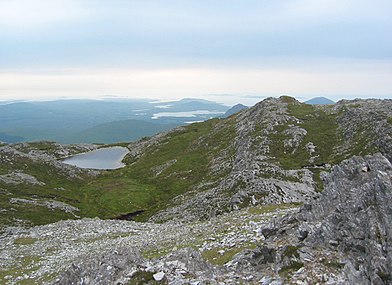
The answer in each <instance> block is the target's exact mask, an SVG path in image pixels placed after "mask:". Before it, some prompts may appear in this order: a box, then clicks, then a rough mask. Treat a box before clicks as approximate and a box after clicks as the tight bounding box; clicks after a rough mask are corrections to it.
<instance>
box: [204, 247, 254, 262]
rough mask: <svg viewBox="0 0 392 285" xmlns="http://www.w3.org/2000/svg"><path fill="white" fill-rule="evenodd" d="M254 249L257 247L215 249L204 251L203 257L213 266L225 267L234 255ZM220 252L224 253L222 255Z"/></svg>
mask: <svg viewBox="0 0 392 285" xmlns="http://www.w3.org/2000/svg"><path fill="white" fill-rule="evenodd" d="M254 248H256V246H255V245H248V246H240V247H233V248H213V249H210V250H205V251H203V252H202V253H201V255H202V256H203V258H204V259H205V260H207V261H208V262H210V263H212V264H215V265H224V264H225V263H227V262H229V261H230V260H232V259H233V256H234V255H236V254H237V253H240V252H241V251H243V250H244V249H254ZM220 250H224V253H223V254H220V253H219V251H220Z"/></svg>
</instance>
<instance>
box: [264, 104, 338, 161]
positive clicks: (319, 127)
mask: <svg viewBox="0 0 392 285" xmlns="http://www.w3.org/2000/svg"><path fill="white" fill-rule="evenodd" d="M288 112H289V114H290V115H291V116H294V117H295V118H297V119H299V120H300V122H299V123H297V122H294V121H293V122H290V123H288V124H286V125H279V126H277V127H275V130H276V133H275V134H272V135H270V141H271V144H270V153H271V155H272V156H274V157H275V158H276V159H277V160H278V161H279V163H280V165H281V166H282V167H283V168H285V169H298V168H301V167H304V166H311V165H314V164H324V163H329V162H332V154H333V148H334V146H336V145H337V143H338V135H337V127H338V126H337V122H336V115H331V114H328V113H326V112H325V111H323V110H321V109H317V108H316V107H314V106H312V105H307V104H289V105H288ZM290 125H297V126H299V127H301V128H303V129H305V130H306V131H307V134H306V135H305V137H304V138H303V140H302V141H301V142H300V144H299V146H298V148H296V149H295V150H294V149H287V148H285V146H284V140H285V139H288V138H289V136H288V135H286V134H285V133H284V131H285V130H286V129H288V128H289V127H290ZM309 142H312V143H313V144H314V145H316V149H315V150H316V152H315V153H313V154H312V156H318V157H317V158H316V159H315V161H314V162H313V163H310V162H309V158H310V155H309V153H308V151H307V149H306V147H305V146H306V144H307V143H309Z"/></svg>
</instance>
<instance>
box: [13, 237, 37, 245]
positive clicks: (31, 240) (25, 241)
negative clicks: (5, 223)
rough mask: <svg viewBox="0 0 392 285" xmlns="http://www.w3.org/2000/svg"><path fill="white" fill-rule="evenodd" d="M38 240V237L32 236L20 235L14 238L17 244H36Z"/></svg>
mask: <svg viewBox="0 0 392 285" xmlns="http://www.w3.org/2000/svg"><path fill="white" fill-rule="evenodd" d="M36 241H37V239H36V238H31V237H20V238H17V239H15V240H14V244H17V245H30V244H34V243H35V242H36Z"/></svg>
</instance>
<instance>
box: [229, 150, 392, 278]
mask: <svg viewBox="0 0 392 285" xmlns="http://www.w3.org/2000/svg"><path fill="white" fill-rule="evenodd" d="M323 180H324V187H325V188H324V191H323V192H322V193H321V194H320V196H319V197H318V198H317V199H316V200H315V201H314V202H313V203H311V204H306V205H304V206H303V207H302V208H301V211H300V212H299V213H298V214H296V215H292V216H286V217H284V218H283V219H280V220H276V221H275V222H273V223H269V224H266V225H265V226H263V227H262V228H261V232H262V233H263V236H264V237H265V238H266V241H265V244H264V245H263V246H261V247H260V248H259V249H257V250H255V251H252V252H251V253H250V254H248V255H247V256H242V257H241V258H238V257H237V259H236V261H237V263H238V268H237V270H239V269H242V270H244V269H247V270H249V267H251V268H260V267H261V268H263V270H266V269H269V270H270V269H271V267H272V268H273V270H275V271H280V272H286V273H290V274H289V275H286V278H288V279H290V280H291V281H293V280H297V281H300V282H311V283H314V282H315V281H319V280H324V282H325V281H328V282H330V283H331V282H332V283H333V284H392V275H391V272H392V267H391V264H392V246H391V245H392V215H391V214H392V165H391V163H390V162H389V161H388V159H386V158H385V157H384V156H382V155H381V154H376V155H374V156H366V157H365V158H362V157H354V158H352V159H350V160H346V161H344V162H342V163H341V164H340V165H339V166H335V167H333V168H332V170H331V173H324V175H323ZM279 244H285V245H286V246H283V247H282V246H278V245H279ZM266 249H273V250H274V256H275V259H274V261H273V262H270V264H268V263H267V265H268V266H267V265H266V262H265V260H266V259H269V260H271V258H272V257H271V258H267V257H268V256H270V255H271V254H270V253H268V255H266V253H260V251H263V250H264V251H265V250H266ZM260 254H261V255H262V256H263V258H262V259H261V260H260V257H259V256H260ZM271 263H272V264H271ZM288 269H290V270H288ZM283 277H284V276H283ZM312 278H313V279H312Z"/></svg>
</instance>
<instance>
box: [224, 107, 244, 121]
mask: <svg viewBox="0 0 392 285" xmlns="http://www.w3.org/2000/svg"><path fill="white" fill-rule="evenodd" d="M244 109H248V107H247V106H245V105H242V104H237V105H234V106H233V107H231V108H230V109H229V110H227V111H226V112H225V114H224V115H223V116H222V117H223V118H227V117H230V116H231V115H234V114H235V113H238V112H239V111H242V110H244Z"/></svg>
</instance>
